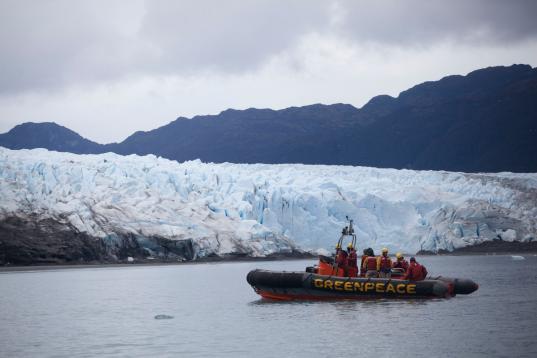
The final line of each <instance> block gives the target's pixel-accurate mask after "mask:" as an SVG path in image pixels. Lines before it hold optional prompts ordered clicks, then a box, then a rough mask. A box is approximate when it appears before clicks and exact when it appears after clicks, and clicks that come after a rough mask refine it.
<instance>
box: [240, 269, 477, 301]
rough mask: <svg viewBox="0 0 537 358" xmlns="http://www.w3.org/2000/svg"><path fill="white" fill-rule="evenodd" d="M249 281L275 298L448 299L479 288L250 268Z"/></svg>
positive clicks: (449, 281)
mask: <svg viewBox="0 0 537 358" xmlns="http://www.w3.org/2000/svg"><path fill="white" fill-rule="evenodd" d="M246 280H247V281H248V283H249V284H250V285H251V286H252V287H253V289H254V291H255V292H256V293H257V294H259V295H260V296H261V297H263V298H268V299H274V300H334V299H345V300H356V299H374V298H447V297H453V296H455V295H458V294H464V295H466V294H470V293H472V292H474V291H476V290H477V289H478V287H479V286H478V285H477V284H476V283H475V282H473V281H472V280H467V279H458V278H448V277H436V278H427V279H425V280H422V281H408V280H401V279H395V278H394V279H387V278H364V277H341V276H331V275H330V276H327V275H319V274H315V273H311V272H286V271H267V270H253V271H250V272H249V273H248V275H247V277H246Z"/></svg>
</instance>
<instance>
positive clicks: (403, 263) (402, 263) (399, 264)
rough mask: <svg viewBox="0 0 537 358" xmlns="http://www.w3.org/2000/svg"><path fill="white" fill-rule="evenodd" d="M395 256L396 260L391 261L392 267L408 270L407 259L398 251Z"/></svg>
mask: <svg viewBox="0 0 537 358" xmlns="http://www.w3.org/2000/svg"><path fill="white" fill-rule="evenodd" d="M395 257H396V258H397V261H395V262H394V263H393V268H400V269H403V272H406V270H408V261H407V260H405V257H404V256H403V254H402V253H400V252H398V253H396V254H395Z"/></svg>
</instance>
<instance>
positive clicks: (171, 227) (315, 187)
mask: <svg viewBox="0 0 537 358" xmlns="http://www.w3.org/2000/svg"><path fill="white" fill-rule="evenodd" d="M536 203H537V174H513V173H498V174H465V173H451V172H438V171H413V170H394V169H377V168H368V167H349V166H324V165H297V164H289V165H281V164H280V165H267V164H230V163H223V164H212V163H209V164H207V163H202V162H200V161H190V162H185V163H177V162H173V161H169V160H166V159H163V158H157V157H155V156H153V155H148V156H144V157H140V156H136V155H130V156H120V155H116V154H112V153H107V154H101V155H75V154H69V153H57V152H51V151H46V150H44V149H34V150H18V151H12V150H8V149H4V148H0V216H1V217H9V216H29V215H39V216H40V217H43V218H53V219H55V220H58V221H60V222H68V223H69V224H70V225H72V226H74V227H75V228H76V229H77V230H79V231H81V232H84V233H87V234H89V235H91V236H94V237H100V238H105V237H111V236H114V235H126V234H129V235H135V236H136V237H142V238H143V237H153V236H156V237H162V238H167V239H171V240H184V239H192V240H193V242H194V243H195V245H196V255H197V257H204V256H209V255H212V254H217V255H225V254H233V253H242V254H246V255H250V256H265V255H268V254H271V253H279V252H290V251H292V250H293V249H294V247H295V244H296V245H299V246H300V247H301V248H303V249H311V250H317V249H330V248H332V246H333V245H334V243H335V242H336V240H337V238H338V237H339V233H340V231H341V228H342V227H343V226H344V225H345V223H346V219H345V217H346V216H349V217H350V218H353V219H354V222H355V231H356V234H357V236H358V245H359V247H360V248H363V247H373V248H375V249H379V248H381V247H388V248H389V249H390V250H391V251H392V252H393V251H396V250H397V251H404V252H407V253H415V252H417V251H419V250H429V251H438V250H453V249H456V248H461V247H464V246H468V245H473V244H478V243H481V242H484V241H487V240H492V239H494V238H502V239H503V240H506V241H527V240H532V239H533V238H535V237H536V232H537V230H536V227H537V224H536V218H537V208H536Z"/></svg>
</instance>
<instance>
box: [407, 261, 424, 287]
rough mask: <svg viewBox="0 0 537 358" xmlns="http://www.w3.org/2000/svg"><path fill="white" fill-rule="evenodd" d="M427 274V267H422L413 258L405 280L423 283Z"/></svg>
mask: <svg viewBox="0 0 537 358" xmlns="http://www.w3.org/2000/svg"><path fill="white" fill-rule="evenodd" d="M427 274H428V272H427V269H426V268H425V266H423V265H420V264H419V263H417V262H416V259H415V258H413V257H411V258H410V265H409V266H408V270H407V271H406V275H405V277H404V279H405V280H410V281H422V280H425V277H427Z"/></svg>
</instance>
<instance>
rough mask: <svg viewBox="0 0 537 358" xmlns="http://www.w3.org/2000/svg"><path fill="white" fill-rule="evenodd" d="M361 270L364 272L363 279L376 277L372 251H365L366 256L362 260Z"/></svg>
mask: <svg viewBox="0 0 537 358" xmlns="http://www.w3.org/2000/svg"><path fill="white" fill-rule="evenodd" d="M362 270H363V272H365V277H378V270H377V258H376V257H375V254H374V252H373V249H367V256H366V257H365V259H364V263H363V265H362Z"/></svg>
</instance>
